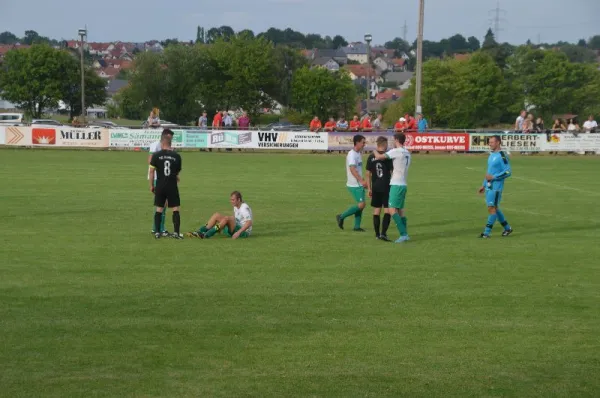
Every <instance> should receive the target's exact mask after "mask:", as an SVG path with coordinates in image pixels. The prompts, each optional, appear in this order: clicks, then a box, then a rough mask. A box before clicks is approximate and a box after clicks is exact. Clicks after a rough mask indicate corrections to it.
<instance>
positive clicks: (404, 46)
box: [383, 37, 410, 57]
mask: <svg viewBox="0 0 600 398" xmlns="http://www.w3.org/2000/svg"><path fill="white" fill-rule="evenodd" d="M383 46H384V47H385V48H387V49H388V50H394V54H395V55H396V56H397V57H398V56H400V55H402V53H407V54H408V52H409V51H410V44H409V43H408V42H407V41H406V40H404V39H402V38H400V37H395V38H394V39H393V40H391V41H388V42H386V43H385V44H384V45H383Z"/></svg>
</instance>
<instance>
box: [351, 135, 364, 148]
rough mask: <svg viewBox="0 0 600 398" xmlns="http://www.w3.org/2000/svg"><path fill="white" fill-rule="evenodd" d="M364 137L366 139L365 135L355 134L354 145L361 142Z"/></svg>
mask: <svg viewBox="0 0 600 398" xmlns="http://www.w3.org/2000/svg"><path fill="white" fill-rule="evenodd" d="M364 139H365V136H364V135H360V134H356V135H355V136H354V138H352V142H354V145H356V144H358V143H359V142H361V141H362V140H364Z"/></svg>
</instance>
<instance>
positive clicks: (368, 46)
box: [365, 33, 373, 114]
mask: <svg viewBox="0 0 600 398" xmlns="http://www.w3.org/2000/svg"><path fill="white" fill-rule="evenodd" d="M371 40H373V36H371V34H370V33H367V34H366V35H365V41H366V42H367V102H366V107H365V108H366V111H367V114H368V113H369V101H370V100H371V72H370V71H371Z"/></svg>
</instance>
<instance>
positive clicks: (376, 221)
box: [373, 214, 381, 236]
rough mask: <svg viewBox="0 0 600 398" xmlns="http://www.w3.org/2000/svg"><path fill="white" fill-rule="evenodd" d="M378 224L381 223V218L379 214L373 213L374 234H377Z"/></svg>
mask: <svg viewBox="0 0 600 398" xmlns="http://www.w3.org/2000/svg"><path fill="white" fill-rule="evenodd" d="M379 224H381V218H380V217H379V214H373V227H375V236H379Z"/></svg>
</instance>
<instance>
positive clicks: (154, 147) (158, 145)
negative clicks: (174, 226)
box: [148, 129, 173, 236]
mask: <svg viewBox="0 0 600 398" xmlns="http://www.w3.org/2000/svg"><path fill="white" fill-rule="evenodd" d="M164 132H170V133H171V134H172V133H173V132H172V131H171V130H169V129H165V130H164V131H163V133H164ZM172 139H173V135H171V140H172ZM161 149H162V148H161V143H160V140H159V141H156V142H153V143H152V144H150V150H149V151H148V180H149V179H150V168H151V166H150V161H151V160H152V155H153V154H154V153H155V152H158V151H160V150H161ZM156 178H157V173H154V186H155V187H156ZM154 213H156V208H155V209H154V212H153V213H152V214H154ZM166 215H167V207H166V206H165V209H164V211H163V212H162V219H161V221H160V231H155V230H154V229H155V227H154V216H153V217H152V235H154V234H155V233H157V232H160V234H161V235H162V236H169V231H167V230H166V228H165V218H166Z"/></svg>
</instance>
